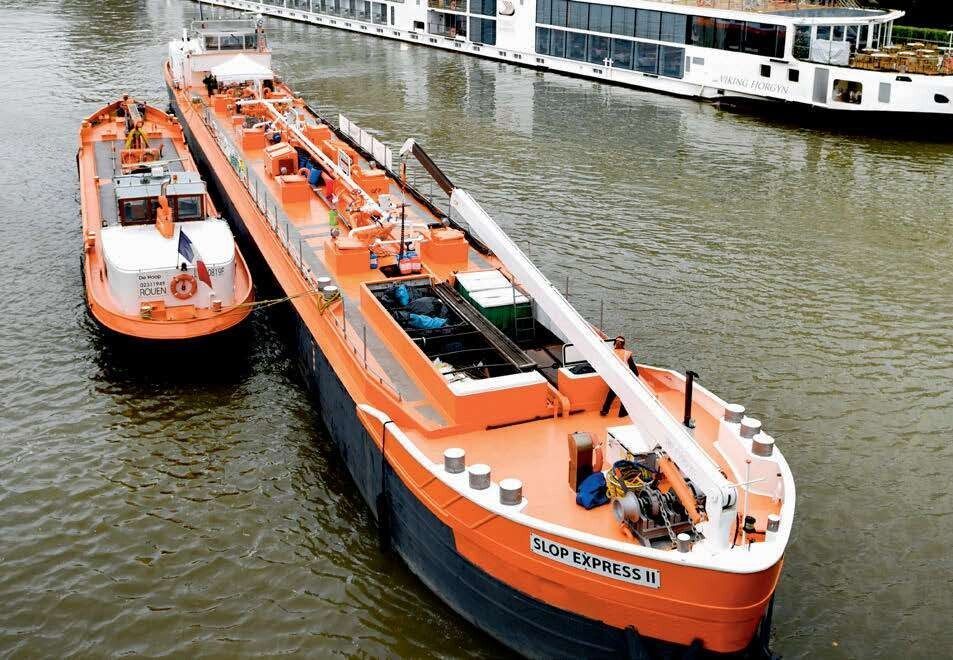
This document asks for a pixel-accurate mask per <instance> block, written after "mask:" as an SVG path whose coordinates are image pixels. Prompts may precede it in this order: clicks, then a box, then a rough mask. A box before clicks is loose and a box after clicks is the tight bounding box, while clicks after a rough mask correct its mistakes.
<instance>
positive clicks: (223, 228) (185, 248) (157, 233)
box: [76, 97, 254, 342]
mask: <svg viewBox="0 0 953 660" xmlns="http://www.w3.org/2000/svg"><path fill="white" fill-rule="evenodd" d="M79 144H80V146H79V151H78V152H77V155H76V162H77V167H78V170H79V185H80V202H81V207H82V226H83V279H84V284H85V289H86V302H87V305H88V307H89V311H90V313H91V314H92V316H93V318H95V319H96V321H98V322H99V323H100V324H101V325H102V326H104V327H105V328H107V329H108V330H111V331H113V332H115V333H117V334H119V335H122V336H125V337H128V338H132V339H136V340H155V341H160V342H170V341H171V342H176V341H182V340H190V339H198V338H202V337H207V336H209V335H214V334H217V333H220V332H223V331H225V330H228V329H229V328H232V327H234V326H236V325H238V324H239V323H241V322H242V320H244V319H245V318H246V317H247V316H248V314H249V313H250V312H251V308H252V307H251V303H252V302H253V298H254V293H253V286H252V279H251V274H250V272H249V269H248V266H247V265H246V264H245V260H244V258H243V257H242V254H241V252H240V251H239V249H238V247H237V245H236V243H235V238H234V236H233V235H232V233H231V229H230V228H229V226H228V223H227V222H226V221H225V220H224V219H222V218H221V217H219V215H218V213H217V211H216V210H215V206H214V205H213V203H212V200H211V198H210V197H209V195H208V191H207V190H206V186H205V182H204V181H203V180H202V178H201V176H200V175H199V173H198V171H197V169H196V167H195V163H194V161H193V160H192V157H191V155H190V153H189V151H188V147H187V146H186V143H185V138H184V135H183V132H182V127H181V126H180V125H179V123H178V121H177V120H176V119H175V117H172V116H170V115H168V114H166V113H165V112H163V111H162V110H159V109H158V108H154V107H151V106H149V105H146V104H144V103H141V102H138V101H135V100H134V99H131V98H128V97H124V98H123V99H121V100H118V101H116V102H114V103H111V104H109V105H107V106H106V107H104V108H102V109H101V110H98V111H97V112H95V113H93V114H92V115H91V116H89V117H88V118H87V119H86V120H84V121H83V123H82V126H81V127H80V131H79Z"/></svg>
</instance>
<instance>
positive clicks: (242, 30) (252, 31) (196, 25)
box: [192, 19, 262, 53]
mask: <svg viewBox="0 0 953 660" xmlns="http://www.w3.org/2000/svg"><path fill="white" fill-rule="evenodd" d="M192 33H193V34H194V35H195V36H196V38H198V40H199V42H200V43H201V44H202V48H203V50H204V51H205V52H207V53H214V52H218V51H237V50H258V47H259V44H260V43H262V42H261V41H260V34H259V29H258V24H257V23H256V22H255V21H251V20H244V19H235V20H214V21H193V23H192Z"/></svg>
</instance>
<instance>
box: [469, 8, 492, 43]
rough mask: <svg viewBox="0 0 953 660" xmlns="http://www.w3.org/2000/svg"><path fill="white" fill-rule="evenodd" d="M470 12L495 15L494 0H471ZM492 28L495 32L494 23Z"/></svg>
mask: <svg viewBox="0 0 953 660" xmlns="http://www.w3.org/2000/svg"><path fill="white" fill-rule="evenodd" d="M470 13H471V14H482V15H483V16H496V0H472V2H470ZM493 29H494V33H495V30H496V25H495V24H494V27H493ZM484 43H489V42H484Z"/></svg>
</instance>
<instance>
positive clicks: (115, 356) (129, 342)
mask: <svg viewBox="0 0 953 660" xmlns="http://www.w3.org/2000/svg"><path fill="white" fill-rule="evenodd" d="M84 325H87V326H89V330H90V333H89V334H90V340H91V348H92V349H93V351H94V354H95V357H94V361H95V363H96V365H97V367H98V368H99V373H98V374H97V376H96V378H97V379H99V380H105V381H110V382H112V383H113V384H114V385H118V384H127V385H133V386H134V385H136V384H149V385H164V386H176V387H181V386H189V385H212V386H214V385H235V384H238V383H240V382H241V381H243V380H244V379H246V378H248V377H249V376H250V375H251V373H252V359H253V356H254V354H255V352H256V348H255V347H256V341H255V338H256V336H257V335H258V334H259V333H258V332H256V328H255V327H253V325H254V321H252V319H250V318H249V319H246V320H245V322H243V323H241V324H240V325H238V326H237V327H235V328H232V329H230V330H227V331H225V332H223V333H219V334H216V335H212V336H210V337H202V338H199V339H193V340H187V341H183V342H171V343H170V342H161V341H150V340H137V339H132V338H130V337H125V336H122V335H118V334H116V333H114V332H111V331H109V330H106V329H105V328H102V327H100V326H99V325H98V324H96V323H95V321H93V320H92V319H90V318H89V317H88V315H87V320H86V321H85V322H84Z"/></svg>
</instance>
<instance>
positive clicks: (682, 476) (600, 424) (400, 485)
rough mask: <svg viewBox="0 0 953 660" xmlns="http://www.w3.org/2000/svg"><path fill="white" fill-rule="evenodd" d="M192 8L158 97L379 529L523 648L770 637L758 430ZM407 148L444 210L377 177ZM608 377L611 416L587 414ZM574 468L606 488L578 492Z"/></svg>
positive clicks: (487, 627)
mask: <svg viewBox="0 0 953 660" xmlns="http://www.w3.org/2000/svg"><path fill="white" fill-rule="evenodd" d="M193 27H194V29H193V31H192V32H189V33H187V34H186V35H185V36H184V37H183V39H181V40H177V41H174V42H172V43H171V44H170V57H169V60H168V61H167V63H166V65H165V67H164V72H165V78H166V84H167V86H168V90H169V95H170V99H171V101H172V105H173V108H174V110H175V113H176V115H177V116H178V118H179V121H180V122H181V124H182V126H183V128H184V129H185V133H186V136H187V139H188V141H189V143H190V145H191V146H192V149H193V152H194V153H195V154H196V156H197V157H198V158H199V159H200V160H201V161H203V162H204V165H205V166H207V168H208V171H209V173H210V177H211V179H210V180H211V181H212V182H213V183H214V184H215V185H216V186H217V187H218V188H219V190H220V191H221V193H222V198H223V200H224V203H225V204H226V206H227V210H228V211H229V213H230V214H231V215H232V216H233V217H234V219H235V221H236V226H237V228H238V230H239V233H240V235H241V236H242V237H243V238H245V239H247V240H248V241H249V243H250V244H251V245H253V246H254V247H255V249H256V250H257V251H258V252H259V253H260V254H261V256H262V258H263V261H264V262H265V264H267V267H268V269H269V270H270V273H271V274H272V275H273V277H274V279H275V280H276V281H277V283H278V284H279V285H280V286H281V288H282V289H283V290H284V292H285V293H286V294H287V295H288V296H292V297H293V298H292V304H293V306H294V309H295V312H296V313H295V318H296V321H297V323H296V327H297V332H296V345H297V348H298V352H299V355H300V358H301V365H302V367H303V369H304V372H305V374H306V375H307V379H308V382H309V384H310V386H311V387H312V389H313V391H314V393H315V395H316V402H317V405H318V407H319V410H320V415H321V418H322V420H323V422H324V424H325V426H326V427H327V429H328V431H329V435H330V437H331V438H332V439H333V441H334V442H335V443H336V445H337V446H338V448H339V450H340V453H341V455H342V457H343V461H344V462H345V463H346V465H347V467H348V469H349V471H350V473H351V474H352V476H353V478H354V480H355V482H356V484H357V486H358V488H359V490H360V492H361V494H362V496H363V497H364V499H365V500H366V501H367V502H368V505H369V506H370V508H371V510H372V511H373V512H374V515H375V516H376V517H377V519H378V522H379V528H380V533H381V540H382V542H383V543H384V544H385V545H386V546H388V547H390V548H392V550H393V551H394V552H396V553H397V554H398V555H399V556H400V557H401V558H402V559H403V560H404V561H405V562H406V564H407V565H408V566H409V567H410V569H411V570H412V571H413V572H414V573H415V574H416V575H417V576H419V578H420V579H421V580H422V581H423V583H424V584H426V585H427V586H428V587H429V588H430V589H432V590H433V591H434V592H435V593H436V594H437V595H438V596H439V597H440V598H442V599H443V600H444V601H445V602H446V603H447V604H448V605H449V606H450V607H452V608H453V609H454V610H456V611H457V612H458V613H459V614H460V615H461V616H463V617H464V618H465V619H467V620H468V621H470V622H472V623H473V624H474V625H476V626H477V627H479V628H481V629H483V630H484V631H486V632H487V633H489V634H490V635H492V636H493V637H495V638H497V639H498V640H500V641H501V642H502V643H504V644H506V645H507V646H509V647H510V648H512V649H514V650H516V651H518V652H520V653H523V654H525V655H528V656H536V657H565V656H578V657H618V656H635V655H637V654H640V653H648V654H649V655H650V656H651V654H652V653H653V652H655V651H660V650H664V651H665V652H666V653H667V652H669V651H670V650H671V649H686V650H690V651H692V652H699V651H700V652H701V653H703V654H716V655H717V654H748V655H750V656H762V655H764V654H765V653H766V647H767V634H768V632H767V631H768V628H769V626H768V623H769V620H770V611H771V604H772V600H773V595H774V593H775V589H776V587H777V585H778V580H779V578H780V575H781V567H782V563H783V557H784V551H785V548H786V546H787V543H788V539H789V535H790V532H791V525H792V521H793V516H794V505H795V488H794V481H793V479H792V475H791V472H790V469H789V467H788V465H787V463H786V462H785V460H784V458H783V457H782V455H781V453H780V452H779V451H778V449H777V448H776V447H775V446H774V441H773V439H772V438H771V437H770V436H769V435H768V434H767V433H765V432H764V431H763V430H762V429H761V425H760V423H759V422H758V421H756V420H754V419H752V418H750V417H747V416H746V415H745V413H744V409H743V407H741V406H739V405H736V404H728V403H726V402H725V401H723V400H721V399H720V398H718V397H717V396H716V395H714V394H712V393H711V392H709V391H708V390H706V389H704V388H702V387H700V386H698V385H694V384H691V383H690V381H687V380H686V378H685V376H683V375H682V374H679V373H676V372H673V371H670V370H667V369H661V368H655V367H650V366H646V365H639V366H638V374H635V373H633V372H632V371H631V370H630V368H629V367H628V366H626V364H624V363H623V361H620V360H619V359H618V358H617V356H616V355H615V354H614V353H613V351H612V350H611V348H610V347H609V346H607V344H606V342H605V339H606V337H604V336H603V334H602V333H601V332H600V331H599V330H598V329H596V328H594V327H593V326H591V325H590V324H589V323H587V322H586V321H585V320H583V319H582V317H581V316H580V315H579V314H578V313H577V312H576V311H575V310H574V309H573V308H572V307H571V306H570V304H569V303H568V302H567V301H566V300H565V299H564V298H563V297H562V296H561V295H560V294H559V293H558V291H557V290H556V289H555V287H553V286H552V285H551V284H550V283H549V282H547V281H546V279H545V278H544V277H543V275H542V274H541V273H540V272H539V271H538V270H537V269H536V268H535V267H534V266H533V265H532V263H531V262H530V261H529V260H528V259H527V258H526V257H525V255H523V254H522V253H521V252H520V251H519V250H518V249H517V248H516V247H515V245H514V244H513V243H512V242H511V241H510V240H509V239H508V238H507V237H506V235H505V234H504V233H503V232H502V231H501V230H500V229H499V227H498V226H497V225H496V224H495V223H494V222H493V221H492V220H491V219H490V218H489V216H488V215H487V214H486V213H485V212H484V211H483V210H482V209H481V208H480V207H479V206H478V205H477V204H476V202H474V200H473V198H472V197H471V196H470V195H469V194H468V193H467V192H466V191H464V190H461V189H459V188H457V187H455V186H454V185H453V184H452V182H451V181H450V179H449V177H447V176H446V175H445V174H444V173H443V172H441V171H440V170H439V169H438V168H437V167H436V166H435V165H434V164H433V162H432V161H431V160H430V159H429V158H428V157H427V156H426V154H425V153H424V152H423V151H422V149H421V148H420V147H419V146H418V145H416V144H415V143H414V142H413V141H412V140H411V141H408V143H407V144H405V145H404V148H403V149H402V150H401V153H400V154H398V155H396V156H395V155H394V154H393V153H392V152H391V151H390V150H389V149H388V148H387V147H386V146H384V145H383V144H381V143H380V142H378V141H377V140H376V139H374V138H373V136H371V135H370V134H369V133H367V132H366V131H364V130H362V129H361V128H360V127H358V126H356V125H354V124H353V123H351V122H349V121H347V120H346V119H345V118H343V117H342V118H340V120H339V122H338V125H336V126H335V125H332V123H331V122H329V121H327V120H326V119H324V118H322V117H321V116H319V115H318V114H317V113H316V112H315V111H313V110H312V109H311V108H310V107H309V106H308V105H307V104H305V103H304V101H303V100H302V99H301V98H299V97H298V96H297V95H295V94H294V93H293V91H292V90H291V89H290V88H289V87H288V86H287V85H285V84H284V83H282V82H280V81H279V80H278V79H277V78H276V77H275V75H274V73H273V72H272V68H271V59H270V57H271V56H270V52H269V50H268V48H267V45H266V44H265V43H264V35H263V32H262V30H261V28H260V23H259V24H256V22H255V21H250V22H244V24H243V22H241V21H230V22H228V23H227V24H221V23H217V22H212V21H206V22H202V23H200V24H197V25H195V26H193ZM213 78H214V79H215V81H217V83H218V84H217V87H216V85H215V84H214V82H213V81H212V79H213ZM210 82H211V83H212V84H209V83H210ZM210 92H211V93H210ZM411 157H416V160H418V161H420V163H421V164H423V166H424V168H425V169H426V170H427V171H428V172H429V173H430V174H431V175H432V176H433V177H434V178H435V180H436V181H437V183H438V185H439V186H440V187H441V188H442V189H443V190H444V191H445V192H447V194H448V195H449V201H450V204H451V206H452V208H453V215H454V218H456V220H451V219H450V218H448V217H447V216H446V215H445V214H444V213H443V212H442V211H440V209H438V208H436V207H435V206H434V205H432V204H431V203H430V202H428V200H427V199H426V198H425V197H424V196H422V195H420V194H418V193H417V192H416V191H415V190H414V189H413V188H412V187H410V186H408V185H407V184H406V180H405V179H406V175H403V176H402V175H399V174H398V173H397V171H395V168H397V167H398V163H395V161H400V160H407V159H409V158H411ZM399 165H400V168H401V170H400V171H403V169H402V168H403V166H404V163H400V164H399ZM315 288H318V289H320V290H321V291H322V295H321V296H320V297H313V296H306V295H299V294H303V293H305V292H307V291H311V290H314V289H315ZM610 387H611V388H612V390H613V391H614V392H615V393H616V394H617V395H618V398H619V399H620V400H621V402H622V403H623V404H624V405H625V408H626V410H627V415H626V416H624V417H620V416H619V414H620V413H621V411H619V410H618V409H617V408H613V409H612V410H611V413H610V416H602V415H601V414H600V408H601V405H602V404H603V402H604V400H605V398H606V395H607V392H608V391H609V388H610ZM616 405H618V404H616ZM686 412H687V414H685V413H686ZM590 445H591V448H593V451H592V452H591V453H590V452H589V451H588V449H589V448H590ZM567 466H569V467H570V469H569V470H568V472H569V477H568V478H567ZM590 472H591V474H590V475H589V477H590V479H595V482H597V483H598V482H599V480H600V479H605V480H607V483H608V485H607V486H604V487H603V488H602V490H601V492H600V491H599V490H598V488H597V494H599V495H602V496H604V497H608V498H609V499H611V500H612V501H611V505H606V506H598V507H596V508H592V509H585V508H583V507H582V506H579V505H578V504H577V492H576V487H577V486H578V484H579V480H580V479H581V478H582V477H584V476H586V475H587V474H589V473H590ZM586 483H588V484H591V483H593V481H591V480H590V481H587V482H586ZM639 657H642V656H639Z"/></svg>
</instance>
